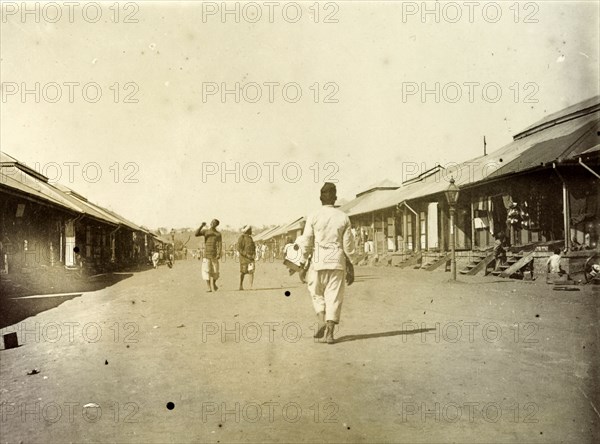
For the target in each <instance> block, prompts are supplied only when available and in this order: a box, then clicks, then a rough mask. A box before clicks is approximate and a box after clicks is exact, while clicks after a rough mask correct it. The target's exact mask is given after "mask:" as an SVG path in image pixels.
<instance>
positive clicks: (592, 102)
mask: <svg viewBox="0 0 600 444" xmlns="http://www.w3.org/2000/svg"><path fill="white" fill-rule="evenodd" d="M599 109H600V96H594V97H590V98H589V99H587V100H584V101H582V102H579V103H576V104H575V105H572V106H569V107H567V108H563V109H561V110H560V111H557V112H555V113H552V114H550V115H548V116H546V117H544V118H543V119H541V120H538V121H537V122H535V123H534V124H533V125H530V126H528V127H527V128H525V129H524V130H522V131H521V132H519V133H518V134H515V136H514V137H515V139H518V138H520V137H524V136H526V135H529V134H530V133H533V132H534V131H539V130H543V129H545V128H547V127H548V126H552V125H555V124H556V123H560V122H561V121H564V120H570V119H571V118H576V117H579V116H581V115H583V114H588V113H590V112H594V111H598V110H599Z"/></svg>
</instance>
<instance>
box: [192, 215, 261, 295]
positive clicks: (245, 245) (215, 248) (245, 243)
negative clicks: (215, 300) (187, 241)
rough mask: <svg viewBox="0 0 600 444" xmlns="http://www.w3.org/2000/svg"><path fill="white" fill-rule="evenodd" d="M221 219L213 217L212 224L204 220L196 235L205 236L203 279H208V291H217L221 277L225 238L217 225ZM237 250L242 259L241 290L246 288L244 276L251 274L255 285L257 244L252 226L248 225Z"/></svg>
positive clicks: (251, 281) (251, 279)
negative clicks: (220, 268) (220, 265)
mask: <svg viewBox="0 0 600 444" xmlns="http://www.w3.org/2000/svg"><path fill="white" fill-rule="evenodd" d="M219 223H220V222H219V220H218V219H213V220H212V221H211V222H210V225H209V226H207V225H206V222H202V225H200V228H198V229H197V230H196V233H195V235H196V236H202V237H204V256H203V257H202V279H203V280H204V281H206V286H207V290H206V291H207V292H208V293H212V292H213V291H217V290H218V289H219V286H218V285H217V280H218V279H219V277H220V273H219V260H220V259H221V254H222V252H223V238H222V236H221V233H220V232H219V230H217V227H218V226H219ZM237 252H238V254H239V260H240V287H239V289H240V290H244V277H245V276H246V275H248V276H249V281H250V287H252V286H253V285H254V270H255V258H256V245H255V244H254V240H253V239H252V227H250V226H249V225H246V226H244V227H243V228H242V234H241V236H240V237H239V239H238V242H237Z"/></svg>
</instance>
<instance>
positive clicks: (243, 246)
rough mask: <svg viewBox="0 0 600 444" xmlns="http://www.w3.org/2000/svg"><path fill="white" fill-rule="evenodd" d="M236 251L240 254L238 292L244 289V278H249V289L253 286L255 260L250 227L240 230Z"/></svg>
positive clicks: (254, 248) (254, 247) (254, 246)
mask: <svg viewBox="0 0 600 444" xmlns="http://www.w3.org/2000/svg"><path fill="white" fill-rule="evenodd" d="M237 251H238V253H239V254H240V291H241V290H243V289H244V276H245V275H246V274H247V275H248V276H249V278H250V288H252V286H253V285H254V267H255V264H256V262H255V260H256V245H255V244H254V240H253V239H252V227H250V226H249V225H246V226H244V228H242V235H241V236H240V238H239V239H238V243H237Z"/></svg>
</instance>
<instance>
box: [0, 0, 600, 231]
mask: <svg viewBox="0 0 600 444" xmlns="http://www.w3.org/2000/svg"><path fill="white" fill-rule="evenodd" d="M491 3H493V4H492V5H490V2H476V5H475V6H474V9H473V10H472V11H471V12H472V15H471V17H470V16H469V12H470V11H469V6H468V5H467V4H468V2H454V3H453V4H452V5H451V6H446V7H445V9H441V8H444V5H446V4H445V3H442V4H441V6H439V7H440V14H439V16H438V20H437V22H436V17H435V16H434V15H429V16H426V17H422V12H423V11H422V10H420V9H421V7H422V2H394V3H391V2H329V3H327V2H322V3H320V4H319V7H318V8H315V6H313V5H314V2H313V1H311V2H298V3H297V4H300V5H301V9H300V11H301V16H300V17H299V19H298V21H297V22H296V23H292V21H293V20H294V17H295V16H296V14H297V13H298V10H297V9H296V8H295V4H292V5H291V6H290V5H289V4H287V3H286V2H282V3H279V2H276V5H275V6H274V7H273V8H274V9H273V15H272V19H271V18H270V17H269V12H270V10H269V8H270V6H269V5H268V4H265V2H256V3H254V4H253V6H252V7H248V6H246V4H244V3H239V4H238V6H237V7H238V8H239V11H240V12H239V23H236V16H235V14H230V15H226V16H225V17H224V18H223V17H222V16H221V14H220V13H221V12H222V11H220V9H221V7H222V3H221V2H214V3H205V4H204V6H203V4H202V3H200V2H181V3H177V2H169V3H168V4H167V3H163V2H129V3H128V4H126V3H121V4H120V5H119V7H118V8H115V7H114V6H113V7H112V9H109V6H110V5H113V4H114V2H112V1H111V2H109V3H108V4H106V6H105V7H104V9H102V10H101V11H100V12H101V13H102V16H101V18H100V19H99V20H98V21H97V22H96V23H92V22H93V21H95V16H96V13H97V12H98V11H96V10H95V9H94V8H93V7H88V8H87V9H86V10H85V11H86V12H85V14H84V12H83V5H84V3H78V4H77V5H76V7H74V9H73V10H72V11H71V12H72V17H69V9H68V8H69V7H68V6H65V4H64V3H61V2H57V3H55V4H58V5H61V6H62V15H61V17H60V18H59V19H57V18H56V17H57V15H56V14H57V11H56V10H55V9H52V8H51V7H48V8H46V9H45V10H44V9H43V6H40V8H41V9H40V10H39V13H38V15H37V17H36V13H35V11H34V12H33V13H31V14H28V15H27V14H26V15H25V16H23V15H22V12H23V11H22V10H21V2H15V3H11V2H9V3H8V4H6V3H4V4H3V10H2V20H1V26H2V28H1V31H0V38H1V40H0V41H1V47H0V52H1V58H2V61H1V70H0V77H1V81H2V93H3V95H2V102H1V115H0V117H1V127H0V148H1V149H2V150H3V151H5V152H7V153H8V154H10V155H12V156H14V157H16V158H17V159H19V160H21V161H22V162H24V163H27V164H28V165H31V166H34V167H35V166H36V165H37V167H38V168H39V169H40V170H42V172H46V173H47V175H48V176H50V177H51V178H52V177H56V176H57V174H60V176H61V178H60V180H59V181H60V182H61V183H62V184H64V185H67V186H69V187H71V188H73V189H74V190H76V191H77V192H78V193H80V194H83V195H85V196H87V197H88V198H89V200H91V201H93V202H96V203H99V204H101V205H104V206H107V207H109V208H111V209H113V210H114V211H117V212H119V213H120V214H122V215H123V216H125V217H127V218H129V219H131V220H133V221H135V222H136V223H138V224H143V225H146V226H149V227H152V228H155V227H158V226H165V227H187V226H196V225H198V224H199V223H200V222H201V221H203V220H207V221H208V220H210V219H211V218H213V217H217V218H219V219H220V220H221V221H222V224H224V225H230V226H232V227H238V226H241V225H243V224H247V223H249V224H254V225H262V224H271V223H281V222H285V221H288V220H291V219H295V218H297V217H299V216H302V215H305V214H306V213H308V212H310V211H312V210H313V209H315V208H316V207H318V206H319V205H320V203H319V200H318V195H319V193H318V190H319V188H320V187H321V185H322V183H323V182H324V181H325V179H326V178H327V176H328V175H329V174H333V177H332V178H333V179H337V181H338V182H337V186H338V196H339V197H343V198H346V199H349V198H352V197H353V196H354V195H355V194H356V193H358V192H360V191H362V190H364V189H365V187H366V186H367V185H370V184H372V183H374V182H377V181H380V180H382V179H385V178H388V179H391V180H394V181H396V182H401V181H402V179H403V174H402V171H403V168H404V170H406V167H403V163H404V165H406V164H408V163H410V162H417V163H418V164H419V165H423V167H424V168H425V169H427V168H430V167H433V166H434V165H435V164H436V163H441V164H442V165H444V164H446V163H448V162H460V161H464V160H466V159H469V158H471V157H475V156H478V155H480V154H482V153H483V146H482V138H483V135H485V136H486V138H487V142H488V152H491V151H493V150H495V149H498V148H500V147H502V146H503V145H505V144H506V143H508V142H510V140H511V138H512V135H514V134H515V133H516V132H518V131H519V130H521V129H523V128H525V127H527V126H529V125H530V124H532V123H534V122H535V121H537V120H539V119H541V118H543V117H544V116H545V115H547V114H550V113H552V112H555V111H558V110H559V109H561V108H564V107H566V106H569V105H572V104H574V103H577V102H579V101H581V100H584V99H587V98H589V97H592V96H594V95H597V94H599V83H598V82H599V72H598V71H599V65H600V64H599V61H598V58H599V40H600V39H599V36H598V28H599V21H598V15H599V8H598V2H521V3H520V4H517V7H515V2H514V1H510V2H496V3H494V2H491ZM228 5H229V7H230V8H231V9H234V8H236V3H229V4H228ZM286 5H287V6H286ZM428 5H429V6H430V7H431V8H434V5H433V4H432V3H428ZM455 5H458V8H459V9H458V10H457V9H456V6H455ZM498 6H499V9H498ZM32 8H34V6H32ZM203 8H204V9H203ZM284 8H285V14H284V13H283V10H284ZM414 8H417V9H418V10H415V9H414ZM453 8H454V9H453ZM315 10H317V11H318V15H315ZM484 10H485V14H484V12H483V11H484ZM257 11H260V13H261V17H260V18H259V19H258V20H256V19H255V17H256V16H255V14H256V12H257ZM498 11H500V12H501V14H502V15H501V16H500V17H499V18H497V17H496V13H497V12H498ZM212 12H214V13H215V14H213V15H209V13H212ZM457 12H459V13H460V14H461V16H460V17H458V16H457ZM117 13H118V14H117ZM517 13H518V14H517ZM327 17H328V18H329V20H330V21H331V20H337V23H335V22H334V23H324V20H325V19H326V18H327ZM36 18H37V19H38V22H36ZM422 18H424V19H426V22H425V23H423V22H422ZM126 19H128V21H134V20H137V23H125V21H126ZM52 21H54V22H55V23H52ZM252 21H256V23H251V22H252ZM271 21H272V23H271ZM493 21H496V22H495V23H494V22H493ZM315 22H317V23H315ZM452 22H454V23H452ZM36 82H38V83H39V84H40V86H39V91H40V96H39V103H36V96H35V93H31V94H27V95H25V96H24V97H23V96H22V94H21V93H22V90H23V89H29V90H32V91H35V88H36V87H35V84H36ZM54 82H55V83H54ZM70 82H73V83H70ZM93 82H95V83H96V84H97V85H98V86H99V87H100V88H101V93H102V95H101V97H100V98H99V100H98V101H97V102H96V103H90V102H91V101H92V99H93V98H94V96H95V91H96V90H95V88H94V84H93ZM236 82H237V83H238V84H239V85H240V88H239V89H240V92H241V94H240V100H239V103H236V101H235V96H234V94H228V95H226V96H225V100H224V101H223V100H222V98H221V95H220V92H217V93H216V94H214V95H206V96H205V97H204V98H203V91H204V92H205V93H207V92H210V91H211V90H210V88H214V87H215V85H216V87H217V88H219V89H221V87H222V86H225V87H226V88H227V89H230V90H235V85H236ZM253 82H254V83H253ZM471 82H473V83H471ZM436 83H437V84H438V85H439V88H440V94H439V96H438V97H437V98H436V96H435V94H433V93H432V94H428V95H426V96H425V97H424V98H422V97H421V94H420V92H417V93H416V94H413V95H407V93H408V92H410V88H415V87H416V88H419V89H421V88H422V87H425V88H427V89H430V90H435V85H436ZM56 84H58V88H60V89H58V88H57V87H56ZM115 84H118V86H115ZM276 84H278V85H276ZM316 84H318V85H316ZM69 85H72V86H71V87H69ZM84 85H87V89H86V95H85V96H84V94H83V91H82V90H83V86H84ZM257 85H258V87H260V89H261V92H262V95H261V96H257V88H256V86H257ZM269 85H271V86H269ZM283 85H288V86H287V89H286V93H287V95H286V96H285V97H284V95H283V91H282V86H283ZM456 85H458V86H459V87H460V90H457V88H456ZM468 85H473V86H472V87H471V88H473V91H474V93H475V94H474V96H473V97H472V100H470V99H469V95H468V93H469V86H468ZM484 86H485V87H486V92H487V93H488V94H487V95H486V96H485V97H484V96H483V94H482V90H483V87H484ZM242 87H243V88H242ZM69 88H72V91H73V100H72V102H73V103H70V101H69ZM270 88H272V94H273V97H272V99H273V100H272V103H271V102H270V100H269V91H270ZM298 88H300V90H301V93H302V96H301V97H300V98H299V99H298V101H297V102H296V103H288V101H286V98H287V99H288V100H290V101H292V100H293V99H294V96H295V94H296V91H297V90H298ZM498 88H500V90H499V91H500V94H501V96H500V97H499V98H498V100H497V101H496V102H495V103H492V102H491V101H492V100H493V99H494V96H495V94H496V91H497V90H498ZM58 91H60V93H61V95H60V96H57V92H58ZM116 91H119V94H118V96H117V95H116V94H115V92H116ZM317 91H318V96H317V95H316V94H315V93H316V92H317ZM403 91H404V94H403ZM459 91H460V93H461V96H460V97H458V96H457V92H459ZM130 93H132V95H130V96H129V98H130V99H131V98H133V99H136V100H137V103H124V102H125V101H126V97H127V96H128V95H129V94H130ZM57 97H58V99H57ZM326 97H329V98H330V99H331V98H333V99H335V100H337V103H325V98H326ZM457 97H458V98H457ZM86 98H87V99H88V100H89V101H90V102H88V101H86ZM115 99H116V102H117V103H115ZM315 99H316V102H317V103H315ZM52 101H54V102H55V103H51V102H52ZM252 101H255V103H251V102H252ZM451 101H455V102H456V103H451ZM532 101H535V102H533V103H531V102H532ZM69 163H71V164H70V165H71V167H69ZM265 163H267V164H266V165H265ZM277 163H278V164H277ZM57 164H58V165H59V166H60V168H61V169H60V170H57V168H56V165H57ZM86 164H87V165H88V169H87V170H86V173H87V180H86V176H85V175H84V174H83V166H84V165H86ZM236 164H238V165H239V171H240V177H239V182H236V177H235V174H228V175H226V176H225V177H224V179H225V180H224V181H223V180H222V177H221V174H220V170H221V168H222V166H225V167H226V168H228V169H229V170H235V165H236ZM269 164H270V165H272V166H271V168H272V172H273V173H274V174H273V177H272V179H273V180H272V183H271V182H270V180H269V179H270V178H269ZM326 164H327V166H326ZM94 165H95V166H94ZM256 165H259V166H260V167H261V173H262V176H261V177H260V178H257V180H255V179H256V173H257V169H256ZM285 165H287V166H288V169H287V175H284V174H283V172H282V167H283V166H285ZM97 167H99V171H100V172H101V177H98V178H96V174H97V172H98V170H97ZM70 168H71V172H72V173H73V177H69V173H70V171H69V170H70ZM213 168H218V169H219V171H218V172H217V174H214V175H208V176H205V177H204V180H203V177H202V176H203V174H202V173H203V169H204V170H205V172H209V171H213V170H212V169H213ZM298 168H299V170H297V169H298ZM298 171H299V172H300V173H301V178H299V180H298V181H294V180H293V179H294V177H295V176H296V174H297V172H298ZM128 175H129V176H128ZM95 178H96V180H94V179H95ZM330 178H331V177H330ZM127 179H129V180H127ZM131 179H133V180H136V181H137V183H131ZM253 180H255V182H254V183H253V182H252V181H253Z"/></svg>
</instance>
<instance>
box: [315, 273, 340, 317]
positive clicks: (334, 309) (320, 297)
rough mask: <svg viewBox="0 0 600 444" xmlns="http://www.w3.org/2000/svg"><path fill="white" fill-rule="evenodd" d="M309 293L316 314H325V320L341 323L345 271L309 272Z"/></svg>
mask: <svg viewBox="0 0 600 444" xmlns="http://www.w3.org/2000/svg"><path fill="white" fill-rule="evenodd" d="M307 277H308V291H309V292H310V295H311V297H312V303H313V307H314V309H315V312H317V313H321V312H325V320H326V321H333V322H335V323H336V324H337V323H339V322H340V315H341V312H342V303H343V302H344V288H345V286H346V280H345V277H346V274H345V272H344V270H318V271H316V270H314V269H312V268H311V269H310V270H309V272H308V276H307Z"/></svg>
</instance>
